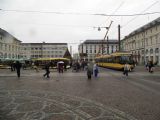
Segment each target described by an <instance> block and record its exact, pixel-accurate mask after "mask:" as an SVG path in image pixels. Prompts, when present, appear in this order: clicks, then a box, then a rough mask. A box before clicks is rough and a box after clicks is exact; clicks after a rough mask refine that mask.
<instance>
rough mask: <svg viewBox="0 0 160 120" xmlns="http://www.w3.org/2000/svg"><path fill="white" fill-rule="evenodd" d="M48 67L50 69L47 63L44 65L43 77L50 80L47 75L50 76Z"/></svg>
mask: <svg viewBox="0 0 160 120" xmlns="http://www.w3.org/2000/svg"><path fill="white" fill-rule="evenodd" d="M49 67H50V64H49V63H46V64H45V71H46V73H45V74H44V75H43V76H44V77H46V76H47V78H50V76H49V74H50V70H49Z"/></svg>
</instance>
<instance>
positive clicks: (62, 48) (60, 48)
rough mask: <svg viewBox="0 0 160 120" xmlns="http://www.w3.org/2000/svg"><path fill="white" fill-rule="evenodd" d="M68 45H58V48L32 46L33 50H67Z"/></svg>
mask: <svg viewBox="0 0 160 120" xmlns="http://www.w3.org/2000/svg"><path fill="white" fill-rule="evenodd" d="M66 48H67V47H57V48H45V47H40V48H31V50H42V49H43V50H57V49H59V50H66ZM27 49H29V48H24V50H27Z"/></svg>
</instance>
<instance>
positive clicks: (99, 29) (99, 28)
mask: <svg viewBox="0 0 160 120" xmlns="http://www.w3.org/2000/svg"><path fill="white" fill-rule="evenodd" d="M112 22H113V21H111V23H110V25H109V27H98V31H101V28H106V30H107V31H106V34H105V36H104V38H103V40H102V55H103V52H104V50H103V48H104V47H103V41H105V39H106V37H107V34H108V32H109V29H110V27H111V25H112ZM107 50H108V40H107ZM99 53H100V51H99ZM107 53H108V51H107Z"/></svg>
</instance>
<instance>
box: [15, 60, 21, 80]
mask: <svg viewBox="0 0 160 120" xmlns="http://www.w3.org/2000/svg"><path fill="white" fill-rule="evenodd" d="M21 67H22V65H21V63H20V62H19V61H17V62H16V64H15V68H16V71H17V76H18V77H20V74H21V73H20V70H21Z"/></svg>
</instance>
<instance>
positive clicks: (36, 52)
mask: <svg viewBox="0 0 160 120" xmlns="http://www.w3.org/2000/svg"><path fill="white" fill-rule="evenodd" d="M32 53H35V54H38V53H39V54H41V53H44V54H45V53H48V54H50V53H52V54H54V53H58V54H59V53H60V54H61V53H63V52H62V51H43V52H42V51H32Z"/></svg>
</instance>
